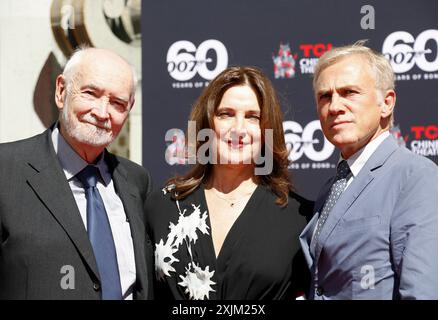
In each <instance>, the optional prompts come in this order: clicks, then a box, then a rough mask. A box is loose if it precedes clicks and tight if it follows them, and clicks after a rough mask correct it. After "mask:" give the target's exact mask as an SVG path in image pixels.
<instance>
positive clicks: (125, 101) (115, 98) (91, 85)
mask: <svg viewBox="0 0 438 320" xmlns="http://www.w3.org/2000/svg"><path fill="white" fill-rule="evenodd" d="M81 89H82V90H83V89H91V90H94V91H97V92H99V93H101V92H103V91H104V90H103V89H101V88H99V87H98V86H96V85H94V84H92V83H91V84H86V85H84V86H83V87H82V88H81ZM110 99H111V100H113V101H118V102H122V103H125V104H127V103H129V98H122V97H117V96H113V95H111V96H110Z"/></svg>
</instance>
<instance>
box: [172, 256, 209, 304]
mask: <svg viewBox="0 0 438 320" xmlns="http://www.w3.org/2000/svg"><path fill="white" fill-rule="evenodd" d="M209 268H210V267H209V266H207V267H206V268H205V269H204V270H202V268H201V267H199V266H197V265H196V263H194V262H193V263H189V265H188V267H187V268H186V276H185V277H184V276H181V275H180V276H179V277H180V278H181V280H182V281H181V282H178V284H179V285H180V286H182V287H186V290H185V291H184V292H185V293H188V294H189V295H190V299H195V300H204V299H205V298H207V299H208V298H209V295H210V291H214V290H213V288H212V287H211V285H213V284H216V283H215V282H213V281H211V278H212V277H213V274H214V271H211V272H210V271H209Z"/></svg>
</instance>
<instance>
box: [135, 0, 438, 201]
mask: <svg viewBox="0 0 438 320" xmlns="http://www.w3.org/2000/svg"><path fill="white" fill-rule="evenodd" d="M141 24H142V25H141V30H142V91H143V120H142V121H143V164H144V166H146V167H147V168H149V169H150V171H151V173H152V176H153V180H154V186H155V187H156V188H158V187H160V186H162V185H163V183H164V182H165V181H166V179H168V178H169V177H171V176H173V175H174V174H176V173H182V172H185V171H186V170H188V165H186V164H184V158H183V157H182V156H181V155H182V154H183V152H182V150H183V147H184V145H183V144H184V134H185V133H186V132H187V126H188V123H187V120H188V116H189V112H190V109H191V106H192V104H193V103H194V101H195V100H196V98H197V97H198V96H199V95H200V94H201V91H202V90H203V88H205V87H206V86H207V85H208V83H209V81H210V80H212V79H213V78H214V77H215V76H216V75H217V74H218V73H220V72H221V71H222V70H223V69H225V68H226V67H227V66H232V65H251V66H256V67H258V68H260V69H261V70H262V71H263V72H265V74H266V75H268V77H269V78H270V79H271V80H272V82H273V84H274V86H275V88H276V90H277V93H278V96H279V97H280V102H281V107H282V110H283V112H284V123H283V128H284V134H285V140H286V143H287V145H288V149H289V150H290V153H289V158H290V160H291V161H292V163H291V166H290V173H291V177H292V180H293V182H294V185H295V187H296V189H297V191H298V193H300V194H302V195H303V196H305V197H307V198H309V199H314V198H315V197H316V196H317V193H318V191H319V188H320V186H321V184H322V183H324V182H325V180H326V179H327V178H329V177H330V176H331V175H332V174H333V172H334V171H333V169H334V168H335V165H336V163H337V161H338V159H339V154H338V153H337V152H336V150H335V148H334V146H333V145H331V144H330V143H329V142H328V141H327V140H326V139H325V138H324V136H323V134H322V131H321V129H320V124H319V121H318V117H317V113H316V107H315V102H314V98H313V92H312V77H313V68H314V65H315V63H316V62H317V61H318V58H319V57H320V56H321V55H322V54H323V53H324V52H325V51H327V50H330V49H331V48H332V47H335V46H341V45H345V44H351V43H354V42H356V41H357V40H360V39H368V40H369V41H368V45H369V46H370V47H372V48H374V49H375V50H377V51H379V52H382V53H383V54H384V55H385V56H386V57H387V59H389V61H390V62H391V64H392V67H393V69H394V72H395V74H396V79H397V81H396V91H397V104H396V109H395V110H396V111H395V127H394V128H393V130H392V134H393V135H394V136H395V137H396V138H397V139H398V141H399V143H400V144H402V145H405V146H406V147H407V148H409V149H410V150H412V151H413V152H415V153H418V154H421V155H423V156H426V157H428V158H430V159H431V160H433V161H434V162H435V163H438V94H437V93H438V1H434V0H429V1H426V0H421V1H411V0H387V1H347V0H336V1H335V0H310V1H293V0H258V1H253V0H234V1H233V0H209V1H205V0H185V1H170V0H161V1H143V2H142V17H141Z"/></svg>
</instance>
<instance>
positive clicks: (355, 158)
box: [338, 131, 390, 191]
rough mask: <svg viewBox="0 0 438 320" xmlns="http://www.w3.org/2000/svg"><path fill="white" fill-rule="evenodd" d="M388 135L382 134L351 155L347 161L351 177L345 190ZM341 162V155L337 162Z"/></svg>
mask: <svg viewBox="0 0 438 320" xmlns="http://www.w3.org/2000/svg"><path fill="white" fill-rule="evenodd" d="M389 135H390V133H389V131H385V132H382V133H381V134H380V135H379V136H378V137H377V138H375V139H374V140H371V141H370V142H369V143H368V144H367V145H365V146H364V147H362V149H360V150H359V151H357V152H356V153H355V154H353V155H352V156H351V157H350V158H348V159H347V163H348V166H349V167H350V170H351V175H350V178H349V179H348V181H347V186H346V187H345V189H347V188H348V186H349V185H350V184H351V182H352V181H353V180H354V178H355V177H357V175H358V174H359V172H360V170H362V168H363V166H364V165H365V163H366V162H367V161H368V159H369V158H370V157H371V156H372V155H373V153H374V151H376V149H377V148H378V147H379V146H380V144H381V143H382V142H383V140H385V139H386V138H387V137H389ZM342 160H345V159H344V158H342V155H341V158H340V159H339V162H341V161H342ZM339 162H338V163H339ZM345 189H344V191H345Z"/></svg>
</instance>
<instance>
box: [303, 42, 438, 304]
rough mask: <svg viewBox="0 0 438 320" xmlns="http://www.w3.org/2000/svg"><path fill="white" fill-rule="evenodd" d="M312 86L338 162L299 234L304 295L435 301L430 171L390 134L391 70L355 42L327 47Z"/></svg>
mask: <svg viewBox="0 0 438 320" xmlns="http://www.w3.org/2000/svg"><path fill="white" fill-rule="evenodd" d="M313 85H314V92H315V98H316V104H317V110H318V115H319V118H320V121H321V126H322V130H323V132H324V135H325V136H326V137H327V139H328V140H329V141H330V142H331V143H333V144H334V145H335V146H336V147H337V148H338V149H339V151H340V152H341V159H340V161H339V164H338V169H337V174H336V176H335V177H334V178H332V179H331V180H330V181H329V182H328V183H327V185H326V186H325V187H323V188H322V190H321V192H320V195H319V196H318V199H317V201H316V203H315V209H314V211H315V215H314V217H313V218H312V220H311V221H310V222H309V224H308V225H307V226H306V228H305V229H304V230H303V232H302V234H301V236H300V241H301V245H302V248H303V250H304V254H305V257H306V260H307V263H308V265H309V267H310V270H311V273H312V287H311V290H310V291H311V292H310V295H309V298H311V299H438V272H437V270H438V168H437V166H436V165H435V164H434V163H433V162H432V161H430V160H428V159H426V158H423V157H421V156H418V155H415V154H413V153H412V152H410V151H409V150H407V149H406V148H405V147H401V146H398V145H397V143H396V141H395V139H394V138H393V137H392V136H391V135H390V133H389V129H390V127H391V125H392V121H393V110H394V105H395V100H396V94H395V91H394V74H393V72H392V69H391V66H390V64H389V63H388V61H387V60H386V59H385V58H384V57H383V56H382V55H381V54H378V53H376V52H374V51H372V50H371V49H369V48H367V47H365V46H364V45H363V43H362V42H358V43H356V44H355V45H351V46H346V47H340V48H335V49H333V50H331V51H329V52H327V53H325V54H324V55H323V56H322V57H321V58H320V60H319V62H318V64H317V65H316V68H315V77H314V82H313ZM413 107H415V106H413Z"/></svg>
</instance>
